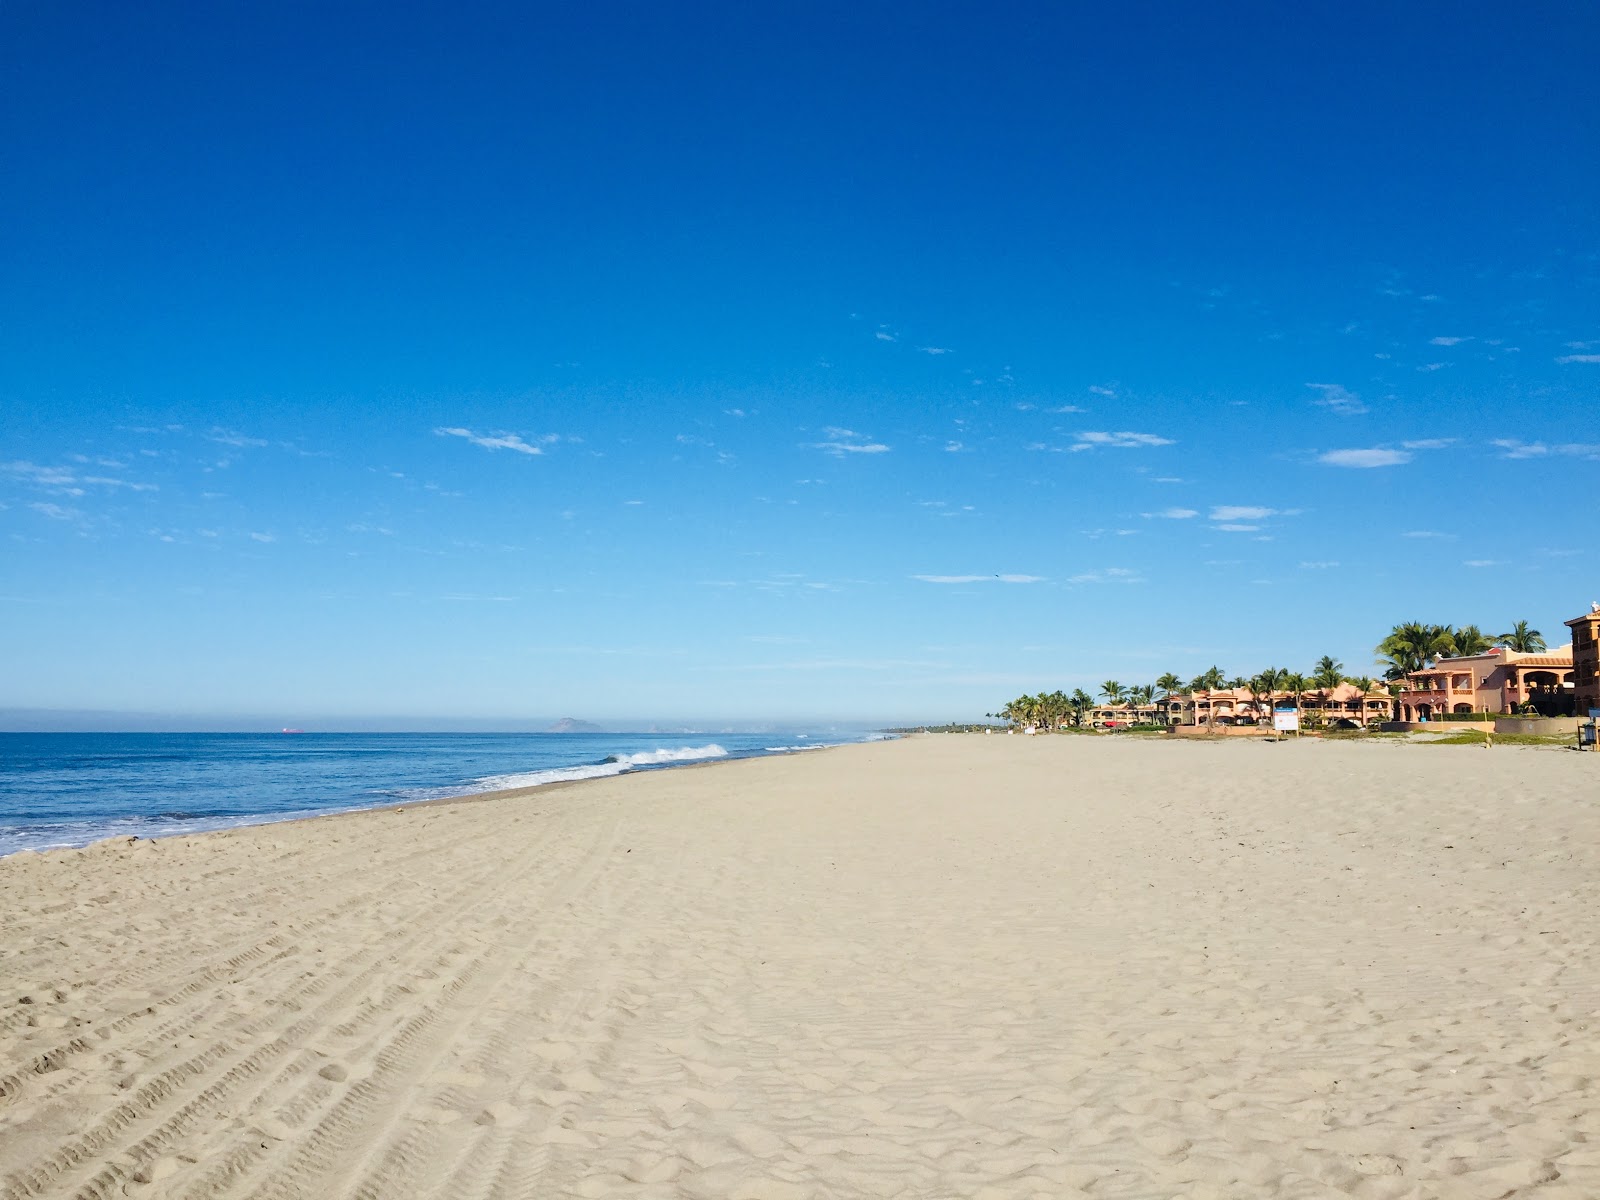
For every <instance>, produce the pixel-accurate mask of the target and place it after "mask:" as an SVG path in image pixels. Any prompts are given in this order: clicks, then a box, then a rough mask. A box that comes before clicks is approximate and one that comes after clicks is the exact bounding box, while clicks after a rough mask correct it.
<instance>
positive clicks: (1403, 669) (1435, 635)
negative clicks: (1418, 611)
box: [1378, 621, 1456, 680]
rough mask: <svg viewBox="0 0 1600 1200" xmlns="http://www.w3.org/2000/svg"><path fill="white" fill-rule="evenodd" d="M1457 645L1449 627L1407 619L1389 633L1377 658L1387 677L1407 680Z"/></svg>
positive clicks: (1379, 645) (1384, 675) (1379, 648)
mask: <svg viewBox="0 0 1600 1200" xmlns="http://www.w3.org/2000/svg"><path fill="white" fill-rule="evenodd" d="M1455 648H1456V644H1455V639H1454V637H1453V631H1452V630H1451V628H1450V626H1448V625H1429V624H1426V623H1424V622H1422V621H1407V622H1406V623H1405V624H1403V625H1396V626H1395V627H1394V628H1393V629H1391V630H1390V631H1389V636H1388V637H1386V638H1384V639H1383V641H1381V642H1379V643H1378V654H1379V655H1380V658H1379V660H1378V661H1379V663H1380V664H1381V665H1382V666H1383V667H1384V672H1383V677H1384V678H1385V679H1391V680H1396V679H1404V678H1405V677H1406V676H1407V675H1409V674H1411V672H1413V671H1420V670H1422V669H1423V668H1424V667H1429V666H1432V665H1433V663H1434V661H1435V660H1437V659H1440V658H1443V657H1444V656H1446V655H1448V654H1450V653H1451V652H1452V651H1453V650H1454V649H1455Z"/></svg>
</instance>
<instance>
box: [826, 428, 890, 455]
mask: <svg viewBox="0 0 1600 1200" xmlns="http://www.w3.org/2000/svg"><path fill="white" fill-rule="evenodd" d="M822 432H823V435H824V436H825V437H827V439H828V440H827V441H825V442H812V443H811V448H812V449H813V450H821V451H824V452H825V453H828V454H831V455H833V456H834V457H835V458H843V457H844V456H845V455H846V454H887V453H888V452H889V447H888V446H885V445H884V444H883V443H882V442H874V441H873V440H872V435H871V434H867V433H857V432H856V431H855V430H854V429H843V428H841V427H839V426H838V425H829V426H827V427H826V428H824V429H823V431H822Z"/></svg>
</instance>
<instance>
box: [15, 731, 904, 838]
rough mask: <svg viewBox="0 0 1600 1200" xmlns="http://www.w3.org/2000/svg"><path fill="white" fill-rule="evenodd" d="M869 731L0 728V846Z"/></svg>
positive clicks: (758, 751) (767, 750)
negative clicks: (131, 730)
mask: <svg viewBox="0 0 1600 1200" xmlns="http://www.w3.org/2000/svg"><path fill="white" fill-rule="evenodd" d="M876 736H879V735H875V734H852V735H840V734H838V733H836V732H832V733H823V732H807V731H794V732H790V733H783V734H777V733H770V732H769V733H757V734H749V733H734V734H729V733H721V734H716V735H710V734H704V733H693V734H644V733H489V734H485V733H277V734H260V733H0V854H10V853H13V852H15V851H18V850H28V849H45V848H49V847H62V846H82V845H86V844H88V843H89V842H92V841H96V840H99V839H101V838H107V837H116V836H135V837H161V836H169V835H173V834H182V833H198V832H202V831H204V830H209V829H223V828H227V827H230V826H235V825H250V824H258V823H262V822H267V821H281V820H287V819H290V818H293V817H301V816H312V815H316V814H320V813H331V812H345V811H350V810H354V809H361V808H373V807H379V806H382V805H386V804H399V803H404V802H406V801H411V800H429V799H437V798H440V797H444V796H458V795H470V794H473V793H478V792H488V791H496V790H500V789H503V788H517V787H534V786H538V785H540V784H545V783H555V782H563V781H569V780H578V779H596V778H603V777H605V776H610V775H621V774H624V773H627V772H630V771H649V770H661V769H664V768H668V767H673V766H681V765H684V764H687V763H700V762H711V761H716V760H720V759H732V758H757V757H763V756H768V755H775V754H791V753H794V752H796V751H799V750H805V749H811V748H815V747H821V746H825V745H830V744H839V743H841V742H849V741H863V740H869V739H871V738H873V737H876Z"/></svg>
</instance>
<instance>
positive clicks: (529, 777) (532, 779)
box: [448, 762, 628, 796]
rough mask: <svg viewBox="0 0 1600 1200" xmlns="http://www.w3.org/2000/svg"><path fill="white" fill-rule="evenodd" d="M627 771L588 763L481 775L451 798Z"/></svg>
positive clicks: (623, 766)
mask: <svg viewBox="0 0 1600 1200" xmlns="http://www.w3.org/2000/svg"><path fill="white" fill-rule="evenodd" d="M627 769H628V764H627V763H624V762H603V763H592V764H588V765H585V766H581V767H552V768H551V769H549V770H548V771H521V772H518V773H516V774H514V775H485V776H484V777H483V778H481V779H474V780H473V781H472V782H471V783H470V784H467V785H465V787H460V786H458V787H454V788H451V789H450V790H449V792H448V794H449V795H452V796H470V795H473V794H475V793H477V792H504V791H508V790H509V789H511V788H529V787H538V786H539V785H540V784H544V783H572V782H574V781H575V780H579V779H604V778H606V777H607V776H608V775H621V774H622V773H623V772H624V771H626V770H627Z"/></svg>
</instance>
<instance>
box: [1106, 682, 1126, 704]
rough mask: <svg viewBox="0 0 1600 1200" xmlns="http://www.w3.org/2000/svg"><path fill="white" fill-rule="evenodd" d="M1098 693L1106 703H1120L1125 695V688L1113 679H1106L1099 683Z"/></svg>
mask: <svg viewBox="0 0 1600 1200" xmlns="http://www.w3.org/2000/svg"><path fill="white" fill-rule="evenodd" d="M1100 694H1101V695H1102V696H1104V697H1105V698H1106V703H1108V704H1121V703H1122V702H1123V700H1124V699H1126V697H1127V689H1126V688H1124V687H1123V686H1122V685H1121V684H1120V683H1118V682H1117V681H1116V680H1115V679H1108V680H1106V681H1105V682H1104V683H1102V684H1101V685H1100Z"/></svg>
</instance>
